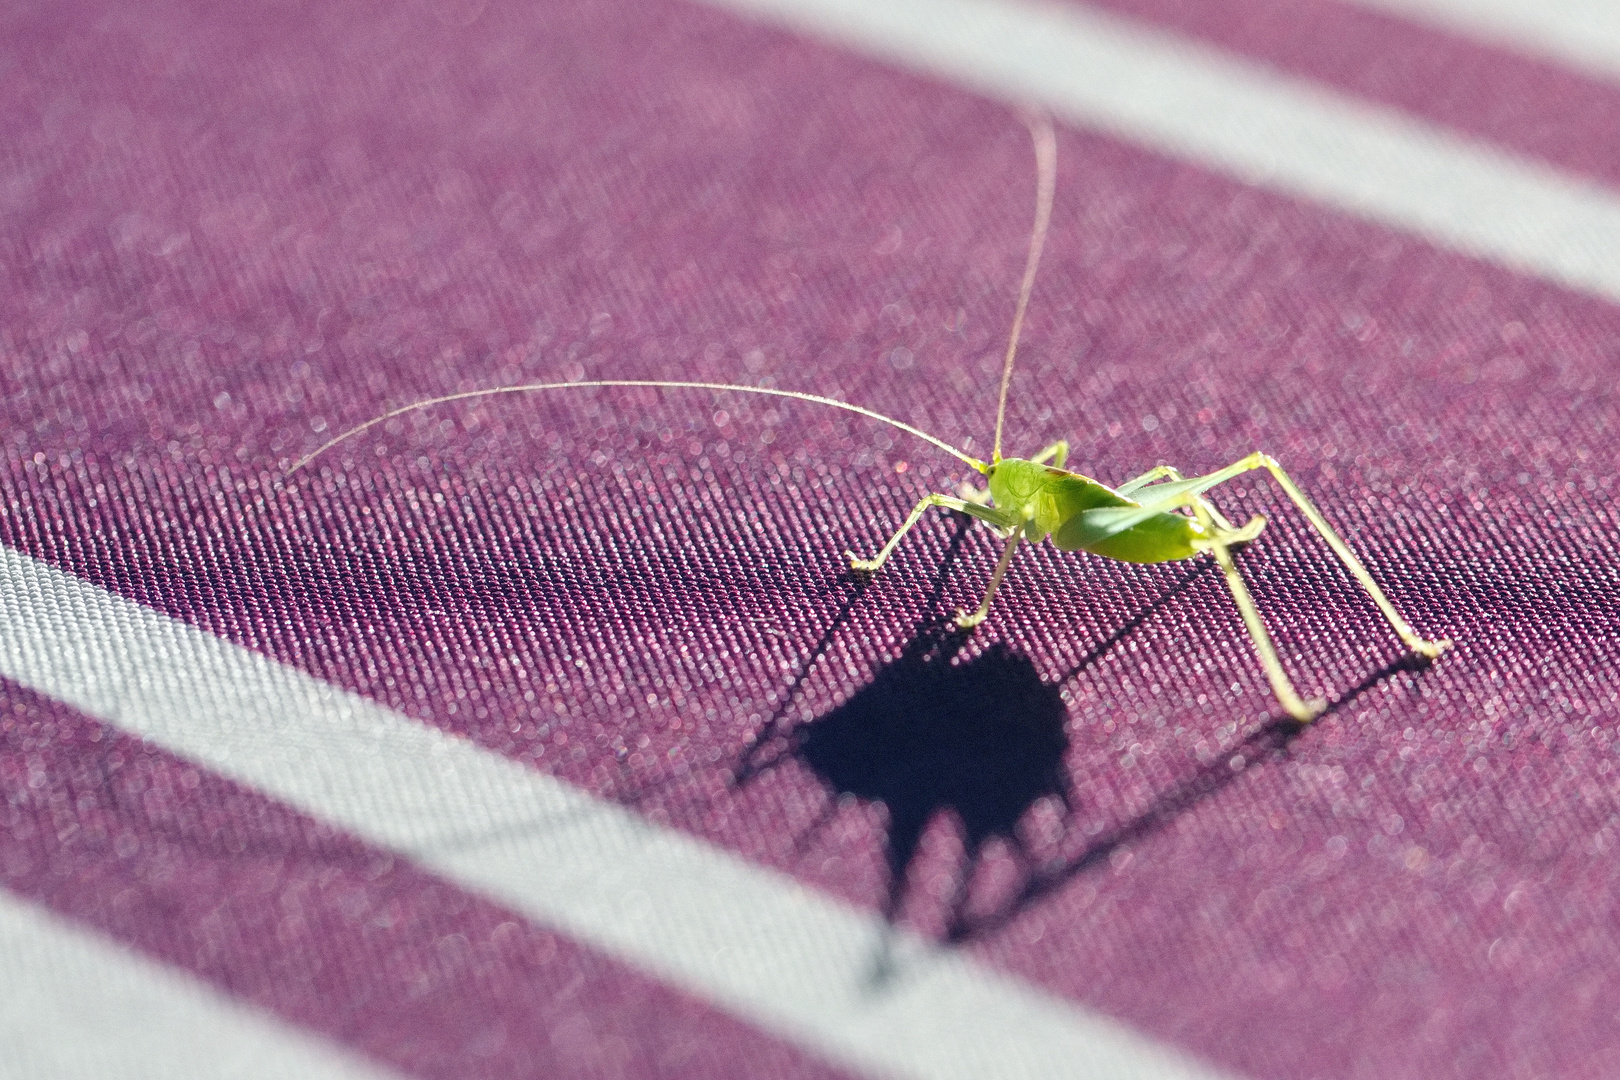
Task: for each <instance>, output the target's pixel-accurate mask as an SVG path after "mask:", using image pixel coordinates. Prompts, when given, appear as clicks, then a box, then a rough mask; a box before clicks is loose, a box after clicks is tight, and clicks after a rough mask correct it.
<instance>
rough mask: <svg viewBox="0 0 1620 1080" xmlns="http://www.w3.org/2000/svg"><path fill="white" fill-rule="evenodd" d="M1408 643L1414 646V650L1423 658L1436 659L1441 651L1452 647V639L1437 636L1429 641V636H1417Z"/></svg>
mask: <svg viewBox="0 0 1620 1080" xmlns="http://www.w3.org/2000/svg"><path fill="white" fill-rule="evenodd" d="M1407 644H1408V645H1410V646H1411V647H1412V651H1413V652H1415V653H1417V654H1418V655H1419V656H1421V657H1422V658H1423V659H1425V660H1434V659H1436V658H1437V657H1439V656H1440V654H1441V653H1443V652H1445V651H1446V650H1447V649H1449V648H1451V639H1450V638H1437V639H1436V640H1434V641H1429V640H1428V639H1427V638H1415V639H1414V640H1412V641H1409V642H1407Z"/></svg>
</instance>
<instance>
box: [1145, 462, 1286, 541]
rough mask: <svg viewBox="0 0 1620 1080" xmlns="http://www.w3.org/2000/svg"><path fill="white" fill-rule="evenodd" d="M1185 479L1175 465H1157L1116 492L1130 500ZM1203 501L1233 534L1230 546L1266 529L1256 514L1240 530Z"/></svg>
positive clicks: (1264, 520) (1208, 501)
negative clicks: (1163, 483)
mask: <svg viewBox="0 0 1620 1080" xmlns="http://www.w3.org/2000/svg"><path fill="white" fill-rule="evenodd" d="M1185 479H1187V478H1186V477H1185V476H1183V475H1181V470H1180V469H1177V468H1176V467H1175V466H1174V465H1155V466H1154V467H1153V468H1151V469H1149V470H1148V471H1147V472H1145V473H1143V474H1142V475H1141V476H1137V477H1133V478H1131V479H1130V480H1127V481H1125V482H1124V483H1123V484H1121V485H1119V487H1117V488H1115V489H1114V491H1115V493H1117V494H1120V495H1124V496H1125V497H1126V498H1129V497H1130V496H1131V495H1133V494H1134V493H1136V492H1138V491H1141V490H1142V489H1143V488H1148V487H1151V485H1153V484H1155V483H1158V482H1159V481H1161V480H1169V481H1172V482H1174V483H1180V482H1181V481H1183V480H1185ZM1150 494H1151V493H1150ZM1201 501H1202V502H1203V504H1204V509H1205V510H1207V511H1209V516H1210V517H1211V518H1212V519H1213V520H1214V522H1215V524H1216V525H1218V526H1220V527H1221V528H1222V529H1225V530H1226V531H1228V532H1230V533H1232V534H1233V535H1232V536H1231V537H1229V538H1228V540H1227V543H1229V544H1232V545H1234V546H1236V545H1239V544H1247V543H1248V542H1249V541H1251V540H1253V539H1254V538H1255V537H1257V536H1259V535H1260V532H1261V530H1262V529H1264V528H1265V527H1266V519H1265V518H1264V517H1263V516H1261V515H1260V514H1256V515H1255V516H1254V517H1252V518H1250V519H1249V521H1248V524H1246V525H1244V526H1243V528H1241V529H1239V528H1238V527H1237V526H1235V525H1233V524H1232V523H1231V522H1230V521H1228V520H1226V515H1225V514H1223V513H1221V512H1220V509H1219V508H1217V507H1216V505H1215V504H1214V503H1213V502H1211V501H1210V500H1209V499H1208V498H1207V497H1205V498H1203V499H1202V500H1201Z"/></svg>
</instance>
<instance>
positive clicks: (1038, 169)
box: [990, 112, 1057, 462]
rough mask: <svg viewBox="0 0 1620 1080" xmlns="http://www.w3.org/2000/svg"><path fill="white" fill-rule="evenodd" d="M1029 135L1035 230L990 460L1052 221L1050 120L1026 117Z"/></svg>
mask: <svg viewBox="0 0 1620 1080" xmlns="http://www.w3.org/2000/svg"><path fill="white" fill-rule="evenodd" d="M1024 122H1025V123H1026V124H1028V125H1029V134H1030V136H1031V137H1032V138H1033V139H1034V140H1035V176H1036V180H1035V228H1034V229H1033V230H1032V231H1031V232H1030V234H1029V261H1028V262H1026V263H1025V264H1024V283H1023V284H1022V285H1021V286H1019V289H1018V310H1017V311H1015V312H1013V324H1012V334H1011V335H1010V336H1009V337H1008V338H1007V359H1006V360H1005V361H1003V362H1002V365H1001V396H1000V398H999V399H998V400H997V401H996V444H995V448H994V450H993V451H992V452H991V456H990V460H991V461H993V462H995V461H1000V460H1001V423H1002V421H1003V420H1004V419H1005V418H1006V416H1007V387H1008V386H1010V385H1012V373H1013V357H1014V356H1015V355H1016V354H1017V352H1018V335H1019V334H1020V333H1021V332H1022V331H1023V329H1024V311H1025V310H1026V309H1027V308H1028V307H1029V295H1030V293H1032V292H1034V291H1035V267H1036V266H1037V265H1039V263H1040V261H1041V248H1043V247H1045V246H1046V227H1047V226H1048V225H1049V224H1051V221H1052V193H1053V191H1055V190H1056V188H1057V136H1056V135H1055V134H1053V132H1052V118H1051V117H1049V116H1047V115H1046V114H1045V113H1043V112H1038V113H1034V114H1032V115H1029V116H1026V117H1025V118H1024Z"/></svg>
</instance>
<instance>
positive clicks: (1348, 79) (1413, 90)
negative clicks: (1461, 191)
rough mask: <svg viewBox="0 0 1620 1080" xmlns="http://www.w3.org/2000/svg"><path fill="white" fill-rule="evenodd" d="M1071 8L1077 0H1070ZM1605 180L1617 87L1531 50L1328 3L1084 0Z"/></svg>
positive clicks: (1614, 142) (1618, 144)
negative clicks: (1524, 51)
mask: <svg viewBox="0 0 1620 1080" xmlns="http://www.w3.org/2000/svg"><path fill="white" fill-rule="evenodd" d="M1076 2H1079V0H1076ZM1085 4H1086V6H1094V7H1098V8H1101V9H1103V10H1105V11H1109V12H1112V13H1114V14H1118V15H1124V16H1126V17H1128V18H1131V19H1139V20H1143V21H1144V22H1146V23H1147V24H1149V25H1151V26H1153V27H1155V28H1158V29H1164V30H1170V31H1173V32H1175V33H1177V34H1182V35H1185V36H1187V37H1189V38H1191V39H1193V40H1195V41H1198V42H1201V43H1203V44H1206V45H1213V46H1215V47H1216V48H1218V49H1221V50H1224V51H1227V52H1230V53H1233V54H1235V55H1237V56H1240V57H1243V58H1244V59H1248V60H1254V61H1258V62H1259V63H1261V64H1263V65H1265V66H1267V67H1271V68H1275V69H1276V70H1278V71H1280V72H1283V73H1285V74H1288V75H1293V76H1298V77H1301V78H1305V79H1310V80H1312V81H1314V82H1319V83H1322V84H1325V85H1326V86H1327V87H1329V88H1331V89H1334V90H1338V91H1342V92H1344V93H1347V94H1351V95H1353V96H1355V97H1357V98H1361V99H1363V100H1365V101H1367V102H1370V103H1372V104H1375V105H1384V106H1389V107H1392V108H1394V109H1397V110H1399V111H1401V112H1404V113H1408V114H1410V115H1412V116H1414V117H1417V118H1419V119H1421V120H1427V121H1429V122H1431V123H1434V124H1438V125H1440V126H1441V127H1442V128H1445V129H1449V130H1450V131H1451V132H1452V133H1453V134H1456V135H1461V136H1464V137H1466V138H1471V139H1475V140H1479V141H1483V142H1486V143H1489V144H1493V145H1495V146H1497V147H1499V148H1500V149H1504V150H1508V151H1510V152H1513V153H1516V154H1520V155H1523V156H1525V157H1529V158H1533V159H1536V160H1538V161H1542V162H1545V163H1547V164H1549V165H1553V166H1555V167H1557V168H1559V169H1562V170H1565V171H1568V172H1570V173H1574V174H1576V175H1578V176H1583V177H1588V178H1591V179H1594V180H1598V181H1601V182H1603V183H1606V184H1614V183H1616V182H1620V129H1617V128H1616V126H1615V123H1614V118H1615V116H1617V115H1620V87H1617V86H1615V85H1614V84H1613V83H1612V82H1605V81H1604V80H1602V79H1599V78H1595V77H1593V76H1591V75H1589V74H1586V73H1584V72H1580V71H1572V70H1570V69H1568V68H1565V67H1561V66H1559V65H1558V64H1555V63H1552V62H1550V61H1548V60H1544V59H1542V58H1540V57H1538V56H1535V55H1527V54H1526V53H1523V52H1518V51H1515V50H1514V49H1512V48H1509V47H1508V45H1507V43H1506V42H1501V43H1498V44H1491V43H1489V41H1488V40H1487V39H1489V38H1493V37H1496V36H1497V35H1491V34H1484V35H1482V36H1481V37H1480V38H1479V39H1474V40H1469V39H1465V38H1461V37H1457V36H1454V35H1452V34H1447V33H1444V32H1442V31H1440V30H1436V29H1433V28H1430V27H1428V26H1424V25H1421V24H1419V23H1415V22H1410V21H1407V20H1405V19H1401V18H1398V17H1396V16H1395V15H1393V14H1391V13H1389V12H1386V11H1378V10H1374V9H1371V8H1367V7H1362V6H1360V5H1358V4H1355V3H1353V2H1352V3H1339V2H1336V0H1200V2H1198V3H1188V2H1186V0H1085Z"/></svg>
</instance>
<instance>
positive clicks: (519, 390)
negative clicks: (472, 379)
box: [287, 379, 987, 476]
mask: <svg viewBox="0 0 1620 1080" xmlns="http://www.w3.org/2000/svg"><path fill="white" fill-rule="evenodd" d="M591 386H653V387H660V388H664V389H674V390H731V391H735V392H737V393H739V394H764V395H767V396H769V397H783V398H793V399H794V400H796V401H809V402H813V403H815V404H817V405H831V406H832V407H833V408H835V409H843V410H844V411H846V412H852V413H858V414H859V415H861V416H866V417H870V418H871V419H873V420H881V421H882V422H883V423H885V424H888V425H889V426H891V427H897V428H899V429H900V430H901V431H904V432H905V433H906V434H907V435H915V436H916V437H917V438H919V439H922V440H923V441H924V442H929V443H932V444H933V445H935V446H937V447H939V448H940V449H941V450H943V451H945V452H946V453H947V454H950V455H951V456H952V457H955V458H960V459H961V460H962V461H965V462H967V463H968V464H969V465H971V466H973V468H975V469H977V470H978V471H979V472H981V473H982V472H984V471H985V470H986V468H987V466H986V465H985V463H984V462H982V461H980V460H979V459H978V458H974V457H969V456H968V455H967V454H965V453H963V452H962V451H960V450H958V449H957V448H956V447H954V446H952V445H951V444H950V443H948V442H945V441H944V440H943V439H936V438H934V436H932V435H930V434H928V433H927V432H926V431H920V430H918V429H917V428H914V427H912V426H911V425H910V424H906V423H902V422H901V421H899V420H896V419H894V417H892V416H884V415H883V414H882V413H880V412H874V411H873V410H871V409H865V408H862V407H861V406H859V405H851V404H850V403H849V402H847V401H839V400H838V399H837V398H829V397H822V396H821V395H820V394H806V393H802V392H800V391H798V390H770V389H767V388H765V387H763V386H737V385H735V384H732V383H709V382H663V381H651V380H646V379H596V380H593V381H590V382H560V383H525V384H523V385H521V386H496V387H492V388H490V389H488V390H464V391H462V392H461V393H459V394H446V395H444V396H443V397H435V398H427V399H426V400H423V401H417V402H413V403H411V404H410V405H401V406H400V407H399V408H397V409H392V410H390V411H388V412H385V413H383V414H382V415H381V416H374V417H372V418H371V419H370V420H367V421H366V422H365V423H363V424H356V425H355V426H354V427H352V428H350V429H349V430H347V431H345V432H344V433H343V434H341V435H339V436H338V437H337V438H335V439H329V440H328V441H327V442H325V443H323V444H322V445H321V446H320V447H319V448H318V449H316V450H315V451H314V452H313V453H309V454H305V455H304V456H303V457H301V458H299V459H298V463H297V464H295V465H294V466H293V467H292V468H291V469H288V470H287V475H288V476H291V475H292V474H293V473H295V472H297V471H298V470H299V469H302V468H303V467H304V466H305V465H308V464H309V463H310V462H311V461H314V460H315V459H316V458H318V457H320V456H321V455H322V454H324V453H326V452H327V451H328V450H330V449H332V447H334V446H336V445H337V444H338V443H340V442H342V441H343V440H345V439H347V438H349V437H350V436H353V435H358V434H360V433H361V432H362V431H365V430H366V429H367V428H371V427H375V426H377V425H378V424H381V423H383V422H384V421H387V420H392V419H393V418H394V417H396V416H404V415H405V414H406V413H409V412H415V411H416V410H417V409H426V408H428V407H429V406H433V405H444V404H446V403H447V402H451V401H466V400H468V399H469V398H480V397H490V396H492V395H494V394H531V393H536V392H538V391H542V390H583V389H585V388H586V387H591Z"/></svg>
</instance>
